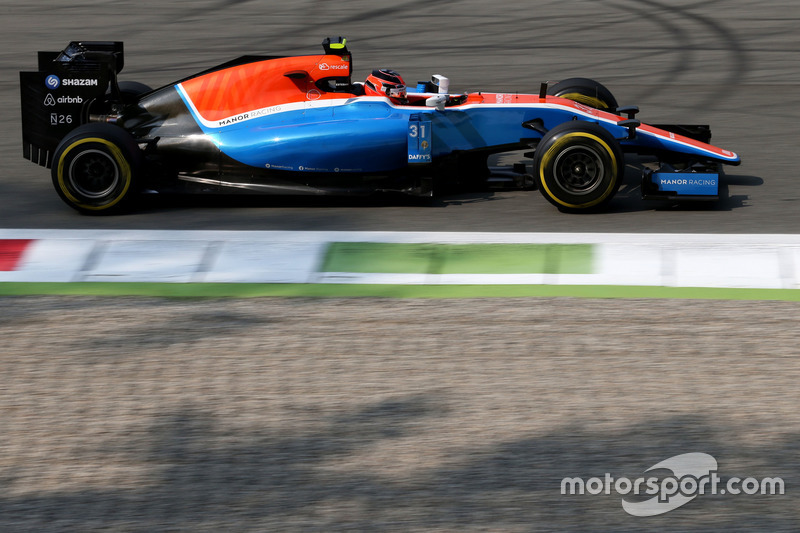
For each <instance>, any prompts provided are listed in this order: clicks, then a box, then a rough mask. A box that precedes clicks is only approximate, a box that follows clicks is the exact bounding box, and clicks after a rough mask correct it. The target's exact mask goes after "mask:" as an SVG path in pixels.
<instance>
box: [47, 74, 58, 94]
mask: <svg viewBox="0 0 800 533" xmlns="http://www.w3.org/2000/svg"><path fill="white" fill-rule="evenodd" d="M44 84H45V86H46V87H47V88H48V89H50V90H52V91H55V90H56V89H58V88H59V87H61V78H59V77H58V76H56V75H55V74H50V75H49V76H47V78H45V80H44Z"/></svg>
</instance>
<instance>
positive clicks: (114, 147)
mask: <svg viewBox="0 0 800 533" xmlns="http://www.w3.org/2000/svg"><path fill="white" fill-rule="evenodd" d="M141 167H142V153H141V150H139V146H138V145H137V144H136V141H135V140H134V139H133V137H132V136H131V135H130V134H129V133H128V132H127V131H125V130H123V129H122V128H119V127H117V126H114V125H112V124H85V125H83V126H80V127H78V128H76V129H75V130H73V131H72V132H71V133H70V134H69V135H67V136H66V137H65V138H64V139H63V140H62V141H61V142H60V143H59V145H58V147H57V148H56V151H55V153H54V154H53V166H52V169H51V173H52V177H53V185H54V186H55V189H56V192H58V195H59V196H60V197H61V199H62V200H64V202H66V203H67V205H69V206H70V207H72V208H73V209H76V210H77V211H80V212H81V213H84V214H92V215H100V214H113V213H119V212H121V211H123V210H124V209H126V208H128V207H130V205H131V202H132V200H133V198H134V197H135V196H136V193H137V192H139V188H138V181H139V174H140V172H141Z"/></svg>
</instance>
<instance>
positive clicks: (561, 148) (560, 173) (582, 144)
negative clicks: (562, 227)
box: [533, 121, 625, 211]
mask: <svg viewBox="0 0 800 533" xmlns="http://www.w3.org/2000/svg"><path fill="white" fill-rule="evenodd" d="M533 161H534V169H535V173H536V180H537V184H538V186H539V191H541V193H542V195H543V196H544V197H545V198H547V200H548V201H549V202H550V203H552V204H553V205H555V206H556V207H558V208H559V209H561V210H563V211H581V210H586V209H593V208H594V209H596V208H598V207H601V206H603V205H605V204H606V203H608V202H609V201H610V200H611V198H612V197H613V196H614V194H615V193H616V192H617V190H618V189H619V186H620V184H621V183H622V177H623V175H624V172H625V160H624V157H623V154H622V150H621V149H620V147H619V143H618V142H617V141H616V139H614V137H613V136H612V135H611V134H610V133H608V131H606V130H605V129H604V128H603V127H602V126H599V125H597V124H594V123H592V122H583V121H572V122H565V123H564V124H560V125H558V126H556V127H555V128H553V129H551V130H550V131H548V132H547V134H546V135H545V136H544V137H543V138H542V140H541V142H540V143H539V146H537V148H536V153H535V155H534V160H533Z"/></svg>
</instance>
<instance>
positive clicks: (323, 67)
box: [319, 63, 347, 70]
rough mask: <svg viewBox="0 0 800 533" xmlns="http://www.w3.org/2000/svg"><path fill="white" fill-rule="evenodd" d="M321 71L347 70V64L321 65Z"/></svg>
mask: <svg viewBox="0 0 800 533" xmlns="http://www.w3.org/2000/svg"><path fill="white" fill-rule="evenodd" d="M319 69H320V70H347V63H342V64H341V65H329V64H327V63H320V64H319Z"/></svg>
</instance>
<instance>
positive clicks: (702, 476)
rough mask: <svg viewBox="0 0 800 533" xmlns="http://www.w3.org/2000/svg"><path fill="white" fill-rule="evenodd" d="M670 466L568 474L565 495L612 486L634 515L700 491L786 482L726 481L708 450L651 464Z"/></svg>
mask: <svg viewBox="0 0 800 533" xmlns="http://www.w3.org/2000/svg"><path fill="white" fill-rule="evenodd" d="M658 469H661V470H670V471H671V472H672V475H671V476H667V477H655V476H650V477H639V478H636V479H634V480H631V479H629V478H626V477H619V478H614V477H613V476H612V475H611V474H609V473H606V474H605V476H604V477H602V478H599V477H592V478H589V479H587V480H584V479H583V478H580V477H567V478H564V479H562V480H561V494H562V495H576V494H578V495H583V494H587V493H588V494H591V495H599V494H611V492H612V490H613V491H614V492H615V493H617V494H619V495H621V496H623V498H622V508H623V509H624V510H625V511H626V512H627V513H629V514H631V515H633V516H656V515H660V514H664V513H667V512H669V511H672V510H674V509H677V508H678V507H681V506H683V505H685V504H687V503H689V502H690V501H692V500H693V499H695V498H696V497H697V496H699V495H704V494H711V495H716V494H721V495H724V494H732V495H742V494H744V495H748V496H752V495H756V494H758V495H782V494H784V493H785V490H786V489H785V485H784V482H783V479H782V478H779V477H765V478H762V479H760V480H759V479H756V478H753V477H747V478H744V479H742V478H740V477H730V478H728V479H727V480H726V481H724V482H723V479H722V478H720V477H719V476H718V475H717V460H716V459H714V458H713V457H712V456H710V455H708V454H706V453H685V454H682V455H676V456H674V457H670V458H669V459H666V460H664V461H661V462H660V463H658V464H656V465H653V466H651V467H650V468H648V469H647V470H645V472H650V471H651V470H658ZM631 495H633V496H641V495H645V496H653V497H652V498H650V499H648V500H644V501H628V500H627V499H625V498H624V496H628V497H630V496H631Z"/></svg>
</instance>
